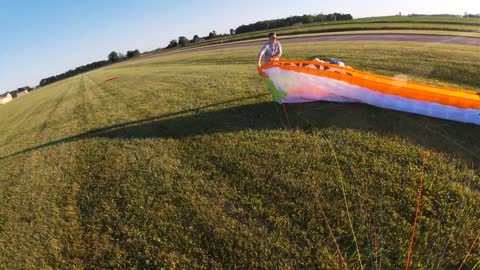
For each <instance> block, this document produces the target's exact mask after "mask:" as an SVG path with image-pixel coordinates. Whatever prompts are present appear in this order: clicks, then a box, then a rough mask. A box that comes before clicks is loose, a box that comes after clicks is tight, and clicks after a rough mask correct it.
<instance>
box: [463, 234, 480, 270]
mask: <svg viewBox="0 0 480 270" xmlns="http://www.w3.org/2000/svg"><path fill="white" fill-rule="evenodd" d="M479 237H480V233H478V235H477V238H475V241H473V244H472V246H471V247H470V250H469V251H468V253H467V255H466V256H465V258H464V259H463V262H462V264H461V265H460V267H459V268H458V270H462V268H463V266H464V265H465V262H467V260H468V257H470V255H471V254H472V251H473V248H474V247H475V244H476V243H477V241H478V238H479Z"/></svg>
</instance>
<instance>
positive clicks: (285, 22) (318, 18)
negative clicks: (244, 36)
mask: <svg viewBox="0 0 480 270" xmlns="http://www.w3.org/2000/svg"><path fill="white" fill-rule="evenodd" d="M352 19H353V17H352V15H350V14H341V13H333V14H328V15H325V14H318V15H303V16H291V17H288V18H283V19H276V20H268V21H260V22H256V23H252V24H249V25H241V26H239V27H237V29H235V34H241V33H248V32H254V31H261V30H267V29H273V28H278V27H286V26H292V25H296V24H309V23H315V22H327V21H344V20H352Z"/></svg>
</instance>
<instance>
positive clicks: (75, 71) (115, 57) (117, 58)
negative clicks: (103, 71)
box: [39, 50, 140, 86]
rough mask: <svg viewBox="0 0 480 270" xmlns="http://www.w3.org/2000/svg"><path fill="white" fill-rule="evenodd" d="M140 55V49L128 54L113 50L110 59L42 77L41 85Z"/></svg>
mask: <svg viewBox="0 0 480 270" xmlns="http://www.w3.org/2000/svg"><path fill="white" fill-rule="evenodd" d="M139 55H140V51H139V50H134V51H127V55H123V54H122V53H117V52H111V53H110V54H108V60H102V61H97V62H93V63H90V64H87V65H84V66H80V67H77V68H75V69H73V70H72V69H71V70H69V71H67V72H64V73H62V74H59V75H56V76H51V77H48V78H45V79H42V80H41V81H40V84H39V86H45V85H47V84H51V83H54V82H57V81H60V80H63V79H66V78H70V77H72V76H75V75H78V74H81V73H84V72H87V71H90V70H94V69H97V68H100V67H104V66H106V65H110V64H112V63H116V62H119V61H123V60H126V59H128V58H132V57H136V56H139Z"/></svg>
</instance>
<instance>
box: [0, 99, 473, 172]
mask: <svg viewBox="0 0 480 270" xmlns="http://www.w3.org/2000/svg"><path fill="white" fill-rule="evenodd" d="M266 95H268V94H263V95H257V96H251V97H246V98H240V99H232V100H228V101H224V102H220V103H215V104H211V105H207V106H203V107H199V108H195V109H189V110H183V111H179V112H175V113H168V114H164V115H159V116H156V117H150V118H146V119H142V120H137V121H132V122H127V123H122V124H116V125H112V126H109V127H104V128H99V129H94V130H90V131H87V132H85V133H82V134H78V135H75V136H71V137H66V138H62V139H59V140H55V141H52V142H48V143H45V144H41V145H38V146H35V147H31V148H27V149H24V150H22V151H19V152H16V153H12V154H10V155H7V156H3V157H0V160H2V159H5V158H8V157H12V156H16V155H19V154H23V153H27V152H30V151H34V150H38V149H42V148H45V147H49V146H54V145H57V144H61V143H68V142H72V141H77V140H82V139H87V138H115V139H135V138H139V139H143V138H176V139H181V138H185V137H191V136H196V135H201V134H213V133H225V132H235V131H241V130H269V129H280V128H284V127H286V125H287V121H286V118H285V113H284V111H283V110H282V109H281V107H280V105H278V104H276V103H273V102H262V103H255V104H249V105H243V106H238V107H232V108H227V109H219V110H215V107H218V106H221V105H226V104H229V103H234V102H238V101H242V100H246V99H256V98H259V97H264V96H266ZM285 111H286V113H287V114H286V115H287V116H288V120H289V123H290V125H291V127H292V128H295V129H300V130H304V131H307V132H308V131H310V130H314V129H323V128H339V129H355V130H361V131H365V132H373V133H376V134H379V135H382V136H395V137H399V138H403V139H406V140H408V141H409V142H411V143H414V144H417V145H420V146H422V147H424V148H426V149H433V150H437V151H442V152H446V153H449V154H454V155H456V156H459V157H462V158H467V159H471V160H472V161H475V163H476V162H478V160H480V146H478V144H477V143H476V142H477V140H478V138H479V137H480V126H475V125H470V124H464V123H458V122H453V121H446V120H441V119H435V118H430V117H425V116H420V115H414V114H408V113H403V112H396V111H391V110H385V109H381V108H376V107H372V106H369V105H365V104H340V103H329V102H314V103H303V104H286V105H285Z"/></svg>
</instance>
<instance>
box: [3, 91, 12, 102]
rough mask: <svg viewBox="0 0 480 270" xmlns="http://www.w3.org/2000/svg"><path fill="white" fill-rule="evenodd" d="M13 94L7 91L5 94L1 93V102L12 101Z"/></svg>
mask: <svg viewBox="0 0 480 270" xmlns="http://www.w3.org/2000/svg"><path fill="white" fill-rule="evenodd" d="M12 99H13V98H12V95H10V93H6V94H3V95H0V104H5V103H7V102H10V101H12Z"/></svg>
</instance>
